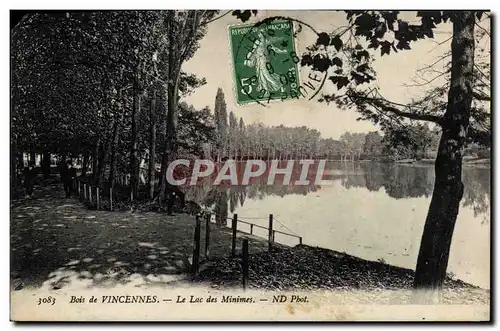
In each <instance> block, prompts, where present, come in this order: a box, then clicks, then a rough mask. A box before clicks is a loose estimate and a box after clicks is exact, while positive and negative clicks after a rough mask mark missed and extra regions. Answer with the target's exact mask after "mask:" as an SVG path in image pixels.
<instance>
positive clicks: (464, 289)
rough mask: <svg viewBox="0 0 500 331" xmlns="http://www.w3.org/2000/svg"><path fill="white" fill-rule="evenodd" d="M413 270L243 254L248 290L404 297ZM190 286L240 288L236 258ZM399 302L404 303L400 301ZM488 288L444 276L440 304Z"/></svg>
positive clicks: (329, 255) (278, 253)
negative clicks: (246, 262)
mask: <svg viewBox="0 0 500 331" xmlns="http://www.w3.org/2000/svg"><path fill="white" fill-rule="evenodd" d="M413 278H414V271H413V270H410V269H405V268H400V267H396V266H392V265H389V264H386V263H385V262H384V261H368V260H364V259H360V258H358V257H355V256H352V255H348V254H346V253H340V252H336V251H333V250H329V249H324V248H319V247H311V246H306V245H297V246H295V247H280V248H279V249H275V250H274V251H273V252H271V253H269V252H264V251H262V252H258V253H254V254H250V256H249V288H250V289H255V290H273V291H299V290H300V291H315V290H329V291H348V292H356V291H357V292H361V293H370V292H372V293H373V292H379V293H381V292H384V291H385V292H387V291H400V292H401V293H405V294H404V295H406V296H407V298H406V299H409V298H410V293H409V292H411V289H412V283H413ZM195 282H200V283H205V284H207V285H210V286H212V287H217V288H221V287H222V288H234V287H241V286H242V285H241V284H242V262H241V256H238V257H224V258H218V259H216V260H213V261H211V262H210V263H209V264H207V265H205V266H204V267H203V269H202V270H201V271H200V274H199V275H198V277H197V278H196V279H195ZM406 299H405V300H406ZM489 300H490V292H489V290H486V289H482V288H480V287H477V286H474V285H471V284H467V283H465V282H463V281H461V280H458V279H454V278H451V277H447V278H446V280H445V283H444V289H443V295H442V303H454V304H471V303H474V304H478V303H479V304H488V303H489Z"/></svg>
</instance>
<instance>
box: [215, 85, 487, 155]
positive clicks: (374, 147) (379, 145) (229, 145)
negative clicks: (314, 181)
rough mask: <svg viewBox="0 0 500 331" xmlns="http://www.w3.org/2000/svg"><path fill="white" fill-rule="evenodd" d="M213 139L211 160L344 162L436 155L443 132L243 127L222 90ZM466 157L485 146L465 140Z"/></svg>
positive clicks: (481, 151)
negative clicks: (327, 134) (336, 132)
mask: <svg viewBox="0 0 500 331" xmlns="http://www.w3.org/2000/svg"><path fill="white" fill-rule="evenodd" d="M214 109H215V111H214V116H215V118H214V121H215V126H216V128H215V137H214V139H213V143H212V144H210V145H209V146H207V147H206V149H205V151H206V152H207V153H209V154H210V155H211V157H212V158H214V159H218V160H220V159H224V158H229V159H238V160H241V159H243V160H245V159H263V160H268V159H269V160H272V159H278V160H297V159H306V158H313V159H317V158H322V159H329V160H342V161H359V160H374V161H388V162H390V161H396V160H402V159H416V160H419V159H426V158H429V159H435V158H436V152H437V148H438V143H439V138H440V135H441V131H440V130H439V127H437V126H434V127H433V128H430V126H429V125H428V124H426V123H423V124H422V123H417V124H414V125H412V126H411V127H408V126H407V127H405V130H404V131H403V130H399V129H397V128H393V129H391V130H386V133H385V134H384V135H382V134H380V132H379V131H371V132H368V133H357V132H349V131H347V132H344V133H343V134H342V135H341V136H340V137H339V139H333V138H323V137H321V133H320V132H319V131H318V130H316V129H310V128H308V127H306V126H301V127H287V126H284V125H279V126H272V127H271V126H266V125H264V124H262V123H253V124H249V125H246V124H245V122H244V121H243V118H239V119H238V118H237V117H236V115H235V114H234V113H233V112H232V111H229V114H228V112H227V105H226V103H225V98H224V92H223V91H222V89H221V88H219V89H218V90H217V94H216V97H215V108H214ZM465 152H466V155H472V156H476V157H489V152H488V148H487V146H484V145H482V144H481V145H480V144H478V143H476V142H470V143H469V144H467V148H466V151H465Z"/></svg>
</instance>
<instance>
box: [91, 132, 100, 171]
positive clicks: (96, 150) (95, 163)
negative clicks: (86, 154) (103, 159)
mask: <svg viewBox="0 0 500 331" xmlns="http://www.w3.org/2000/svg"><path fill="white" fill-rule="evenodd" d="M100 145H101V140H100V139H99V138H97V141H96V144H95V146H94V153H93V154H92V174H93V180H94V181H95V180H96V175H97V166H98V162H99V161H98V160H99V146H100Z"/></svg>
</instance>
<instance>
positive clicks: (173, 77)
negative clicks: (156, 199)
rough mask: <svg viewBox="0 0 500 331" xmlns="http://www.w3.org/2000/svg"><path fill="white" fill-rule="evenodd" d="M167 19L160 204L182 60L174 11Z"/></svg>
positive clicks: (170, 152) (170, 150) (171, 144)
mask: <svg viewBox="0 0 500 331" xmlns="http://www.w3.org/2000/svg"><path fill="white" fill-rule="evenodd" d="M169 16H170V17H169V20H168V43H169V44H168V77H169V81H168V84H167V118H166V136H165V142H164V150H163V157H162V166H161V176H160V179H161V182H160V205H161V204H162V203H163V201H164V199H165V193H166V192H165V190H166V187H167V185H166V184H167V179H166V176H165V173H166V170H167V167H168V164H169V162H170V161H172V160H173V159H174V157H175V156H174V154H175V152H176V144H175V139H176V126H177V101H178V100H177V98H178V91H179V78H180V70H181V65H182V61H181V59H178V58H176V51H175V43H176V31H175V24H173V23H174V21H175V12H174V11H170V14H169Z"/></svg>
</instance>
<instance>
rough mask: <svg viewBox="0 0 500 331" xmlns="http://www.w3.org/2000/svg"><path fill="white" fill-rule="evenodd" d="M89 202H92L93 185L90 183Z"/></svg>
mask: <svg viewBox="0 0 500 331" xmlns="http://www.w3.org/2000/svg"><path fill="white" fill-rule="evenodd" d="M89 202H90V204H92V185H89Z"/></svg>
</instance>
